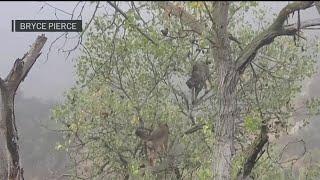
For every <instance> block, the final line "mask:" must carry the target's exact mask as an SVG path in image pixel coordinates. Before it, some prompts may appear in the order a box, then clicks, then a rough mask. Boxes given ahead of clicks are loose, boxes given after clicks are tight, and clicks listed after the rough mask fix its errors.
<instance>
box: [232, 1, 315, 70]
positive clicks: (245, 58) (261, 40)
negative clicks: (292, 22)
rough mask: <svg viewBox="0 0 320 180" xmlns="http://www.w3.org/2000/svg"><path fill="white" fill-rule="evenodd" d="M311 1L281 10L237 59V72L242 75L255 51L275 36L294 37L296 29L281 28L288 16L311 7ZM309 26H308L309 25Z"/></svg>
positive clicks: (294, 4) (289, 5) (292, 4)
mask: <svg viewBox="0 0 320 180" xmlns="http://www.w3.org/2000/svg"><path fill="white" fill-rule="evenodd" d="M312 4H313V1H302V2H294V3H290V4H288V5H287V6H286V7H285V8H283V9H282V10H281V11H280V13H279V15H278V17H277V18H276V20H275V21H274V22H273V23H272V24H271V25H270V27H269V28H267V29H266V30H265V31H263V32H261V33H260V34H259V35H258V36H257V37H255V38H254V39H253V40H252V42H251V43H249V44H248V45H247V46H246V47H245V48H244V50H243V51H242V53H241V54H240V56H239V57H238V59H237V61H236V62H237V70H238V72H239V73H242V72H243V71H244V70H245V68H246V67H247V66H248V65H249V64H250V62H251V61H252V60H253V59H254V58H255V56H256V53H257V51H258V50H259V49H260V48H261V47H263V46H265V45H268V44H270V43H272V42H273V40H274V39H275V38H276V37H277V36H282V35H294V34H295V33H296V32H297V28H287V29H285V28H284V27H283V23H284V22H285V20H286V19H287V17H288V16H289V14H291V13H293V12H295V11H298V10H303V9H307V8H309V7H311V6H312ZM309 25H310V24H309Z"/></svg>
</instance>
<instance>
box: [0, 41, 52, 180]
mask: <svg viewBox="0 0 320 180" xmlns="http://www.w3.org/2000/svg"><path fill="white" fill-rule="evenodd" d="M46 40H47V38H46V37H45V36H44V35H41V36H38V38H37V39H36V42H35V43H34V44H33V45H32V46H31V49H30V50H29V52H28V53H26V54H25V55H24V56H23V58H22V59H17V60H16V61H15V62H14V65H13V68H12V69H11V71H10V73H9V74H8V76H7V77H6V78H5V79H4V80H3V79H2V78H0V91H1V119H0V140H1V141H0V145H1V146H0V160H1V162H0V175H1V178H4V179H8V180H23V179H24V178H23V168H22V166H21V162H20V157H19V145H18V132H17V128H16V122H15V115H14V97H15V93H16V90H17V89H18V87H19V85H20V83H21V82H22V81H23V80H24V78H25V77H26V76H27V74H28V72H29V71H30V69H31V67H32V66H33V64H34V63H35V61H36V60H37V58H38V57H39V56H40V54H41V52H40V51H41V49H42V48H43V46H44V44H45V42H46Z"/></svg>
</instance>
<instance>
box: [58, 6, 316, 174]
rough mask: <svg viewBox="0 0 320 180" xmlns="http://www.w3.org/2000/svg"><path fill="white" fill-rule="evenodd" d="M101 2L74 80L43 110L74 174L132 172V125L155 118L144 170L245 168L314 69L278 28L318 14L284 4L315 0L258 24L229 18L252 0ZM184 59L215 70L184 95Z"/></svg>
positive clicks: (135, 159) (288, 31)
mask: <svg viewBox="0 0 320 180" xmlns="http://www.w3.org/2000/svg"><path fill="white" fill-rule="evenodd" d="M107 4H108V5H109V6H108V7H112V8H113V9H114V10H115V11H114V12H113V11H112V12H111V14H109V13H108V12H107V13H106V14H105V17H106V18H104V17H95V18H94V20H93V22H94V27H93V29H91V30H90V31H89V32H88V33H87V37H88V39H87V41H86V42H85V44H84V46H83V48H82V50H83V54H84V55H83V56H81V57H80V58H79V62H78V64H77V73H78V74H77V76H78V78H79V80H78V81H77V86H76V87H75V88H74V89H72V90H71V91H70V92H69V94H68V96H67V97H68V101H67V102H66V103H65V104H64V105H62V106H61V107H58V108H57V109H56V110H55V111H54V116H55V118H56V119H58V120H60V122H62V124H64V125H65V126H64V128H65V129H64V130H65V135H66V140H67V141H66V144H63V145H60V146H59V147H64V148H66V149H68V150H71V152H72V153H73V155H74V158H75V162H76V163H75V165H76V168H75V170H76V171H75V174H76V177H81V178H84V177H87V178H92V177H97V176H100V177H103V176H104V175H109V176H111V175H115V176H116V175H123V176H124V177H126V178H129V177H130V176H133V177H134V176H137V175H138V174H139V172H140V171H139V169H140V168H139V165H140V164H141V162H143V159H144V157H145V156H144V155H143V152H144V151H143V148H142V147H143V146H142V144H141V143H138V142H139V141H138V140H137V138H136V137H135V136H133V135H132V132H133V131H134V129H135V128H136V127H137V126H145V127H147V128H149V129H153V127H154V126H155V125H154V124H155V123H156V122H161V121H166V122H168V123H169V125H170V129H172V134H171V135H170V137H172V139H171V147H172V150H171V152H169V155H168V156H167V159H166V158H164V159H165V160H164V161H162V162H163V163H162V164H161V163H160V164H159V166H157V167H156V168H154V169H152V170H151V172H153V173H155V174H157V175H159V174H160V176H164V175H163V174H167V173H162V174H161V172H168V171H172V173H173V174H171V175H174V176H175V177H177V178H181V176H183V175H185V174H188V175H189V176H191V178H192V177H193V175H194V174H193V173H194V171H195V172H196V176H197V177H203V178H208V176H209V177H210V176H211V177H212V176H214V178H215V179H231V178H238V179H246V178H248V176H249V175H250V173H251V171H252V169H253V168H254V166H255V164H256V162H257V161H258V160H259V159H260V158H261V156H263V153H264V147H265V145H266V144H267V143H268V141H269V140H268V134H270V133H272V128H277V126H279V125H280V126H282V127H283V128H282V130H283V129H285V128H284V127H288V126H290V124H286V122H287V121H288V120H289V119H290V116H291V115H292V113H293V112H294V111H295V109H294V108H293V107H292V105H291V102H292V101H293V98H294V96H295V95H296V94H297V93H298V92H300V90H301V86H300V83H301V81H302V80H303V79H304V78H305V77H310V76H311V75H312V74H313V73H314V69H313V67H314V63H315V61H314V58H315V57H314V56H312V55H315V54H311V56H310V52H312V51H313V50H314V49H313V48H312V47H310V46H309V45H308V44H306V43H303V42H300V44H301V45H302V46H304V47H307V48H306V49H305V48H303V50H301V51H299V50H300V49H301V48H300V47H297V46H295V43H296V41H291V40H290V38H288V37H285V36H294V37H301V35H300V31H301V30H302V29H304V28H307V27H310V26H316V25H320V19H313V20H309V21H300V16H298V23H297V24H287V25H285V21H286V20H287V18H288V17H289V15H291V14H292V13H294V12H296V11H298V13H299V12H300V11H301V10H304V9H308V8H310V7H312V6H313V5H314V2H313V1H308V2H294V3H290V4H288V5H287V6H286V7H284V8H283V9H282V10H281V11H280V13H279V14H278V16H277V17H276V18H275V20H274V21H273V22H272V23H271V24H270V25H268V27H266V28H264V30H260V29H258V30H254V29H252V28H250V27H244V28H242V27H241V26H240V25H243V24H245V23H244V18H243V16H241V14H242V15H243V14H246V12H247V11H248V9H250V8H251V9H253V10H255V7H256V6H257V3H255V2H233V3H230V2H210V3H209V2H188V3H185V4H182V3H176V4H174V3H171V2H157V3H138V5H137V4H136V3H134V2H130V3H129V4H115V3H112V2H107ZM126 5H127V6H126ZM98 6H99V3H98V5H97V8H98ZM128 7H129V9H128ZM97 8H96V9H97ZM123 8H127V9H128V10H127V11H126V12H125V11H123V10H122V9H123ZM256 13H257V14H259V13H258V12H256ZM141 14H144V16H142V15H141ZM147 15H149V18H145V17H147ZM237 15H238V16H237ZM260 15H261V14H260ZM261 17H263V15H262V16H261ZM261 17H260V18H261ZM236 37H237V38H236ZM277 37H278V38H277ZM267 45H268V46H267ZM308 53H309V54H308ZM310 59H311V60H310ZM195 61H209V62H211V64H210V70H211V73H212V76H213V77H214V78H213V79H212V84H213V87H212V90H211V92H209V93H205V94H203V95H202V96H200V97H199V99H198V101H197V102H196V103H195V104H192V103H190V97H189V93H188V91H186V88H185V85H184V82H185V81H184V80H185V78H186V77H187V76H188V75H189V73H190V71H191V67H192V64H194V62H195ZM181 81H182V84H181ZM317 103H318V102H317V101H316V103H314V104H313V107H314V106H316V105H317ZM273 123H274V124H276V125H275V126H272V127H269V126H270V124H273ZM199 130H202V131H199ZM252 136H253V137H255V138H252ZM187 142H191V143H190V144H188V143H187ZM246 142H250V143H246ZM242 146H245V147H244V148H242ZM138 152H140V153H138ZM181 153H182V157H183V158H182V159H179V158H178V157H179V156H178V154H181ZM168 157H170V158H168ZM192 157H196V158H192ZM175 158H177V159H175ZM239 159H240V160H239ZM170 160H172V161H174V162H172V161H170ZM81 162H86V163H89V165H88V166H89V167H90V168H92V169H90V171H88V172H90V173H87V174H85V175H80V174H79V167H81V166H83V164H82V163H81ZM199 163H200V164H201V163H203V164H201V165H199ZM210 163H211V168H210V169H211V170H212V171H210V170H208V167H209V166H208V164H210ZM232 165H234V166H232ZM199 168H200V169H199ZM106 169H109V170H110V172H107V170H106ZM195 169H196V170H195ZM82 172H83V171H82ZM111 172H112V173H111ZM169 174H170V173H169ZM152 177H153V176H152Z"/></svg>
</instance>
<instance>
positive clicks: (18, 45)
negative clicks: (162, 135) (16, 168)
mask: <svg viewBox="0 0 320 180" xmlns="http://www.w3.org/2000/svg"><path fill="white" fill-rule="evenodd" d="M48 3H49V4H50V5H53V6H55V7H58V8H59V9H61V10H64V11H67V12H72V10H73V8H74V7H75V5H76V3H77V2H75V1H74V2H52V1H48ZM88 4H89V3H88ZM265 4H266V5H267V6H271V7H272V13H278V12H279V10H280V9H281V8H283V7H284V6H285V5H286V4H287V2H285V1H284V2H265ZM41 7H43V8H42V9H41ZM91 7H92V5H91ZM79 9H80V8H78V10H79ZM55 13H56V14H57V16H58V18H59V19H70V16H69V15H66V14H64V13H62V12H60V11H56V12H55V10H54V9H53V8H52V7H50V6H49V5H46V4H45V2H22V1H20V2H17V1H16V2H9V1H7V2H0V37H1V43H0V57H1V59H0V76H1V77H2V78H4V77H5V76H6V75H7V74H8V71H9V70H10V69H11V67H12V65H13V62H14V60H15V59H16V58H21V57H22V56H23V54H24V53H26V52H27V51H28V50H29V46H30V45H31V44H32V43H33V42H34V40H35V39H36V37H37V36H38V35H40V34H41V33H40V32H26V33H23V32H11V20H16V19H31V20H32V19H56V16H55ZM91 13H92V11H90V9H87V11H86V10H85V11H84V12H83V15H84V17H83V20H84V21H83V24H85V23H86V22H87V21H86V19H88V17H89V16H90V15H91ZM306 14H307V17H310V18H314V17H313V16H314V14H317V13H315V10H314V9H313V10H311V11H309V12H306ZM83 26H84V25H83ZM44 34H45V35H46V36H47V37H48V40H47V43H46V44H45V47H44V48H43V51H42V52H43V54H42V55H41V56H40V57H39V59H38V60H37V62H36V63H35V65H34V67H33V68H32V69H31V71H30V72H29V74H28V76H27V78H26V79H25V81H24V82H23V83H22V84H21V85H20V87H19V90H20V91H22V92H23V94H24V95H25V96H26V97H37V98H41V99H44V100H48V99H54V100H58V99H61V97H62V95H63V93H64V92H65V91H66V90H68V88H70V87H71V86H72V85H73V83H74V78H75V76H74V69H73V62H72V61H71V60H72V59H74V58H75V57H76V55H77V53H74V54H73V55H71V56H70V57H69V59H68V60H65V55H64V54H62V53H58V52H57V47H58V46H57V45H58V44H57V45H56V46H55V47H53V48H52V51H51V54H50V57H49V60H48V61H47V62H45V61H46V55H47V52H48V50H49V45H50V44H51V42H52V41H53V40H54V39H55V38H56V37H58V36H59V35H60V34H61V33H55V32H46V33H44ZM78 54H79V53H78Z"/></svg>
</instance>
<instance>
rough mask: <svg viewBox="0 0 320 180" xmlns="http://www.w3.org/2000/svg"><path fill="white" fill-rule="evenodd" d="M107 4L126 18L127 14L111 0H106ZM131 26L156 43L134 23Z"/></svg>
mask: <svg viewBox="0 0 320 180" xmlns="http://www.w3.org/2000/svg"><path fill="white" fill-rule="evenodd" d="M107 2H108V4H110V5H111V6H112V7H113V8H114V9H115V10H116V11H118V12H120V14H121V15H122V16H123V17H124V18H126V19H127V20H128V16H127V15H126V13H124V12H123V11H122V10H121V9H120V8H119V7H118V6H116V5H115V4H113V3H112V2H111V1H107ZM131 26H133V27H134V28H136V29H137V30H138V31H139V33H141V34H142V35H143V36H144V37H146V38H147V39H148V40H149V41H151V42H152V43H153V44H154V45H157V43H156V42H155V41H154V40H153V39H152V38H151V37H150V36H149V35H147V34H146V33H145V32H143V31H142V30H141V29H140V28H139V27H138V26H137V25H136V24H131Z"/></svg>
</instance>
